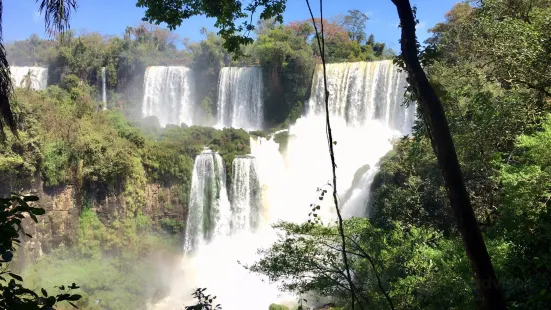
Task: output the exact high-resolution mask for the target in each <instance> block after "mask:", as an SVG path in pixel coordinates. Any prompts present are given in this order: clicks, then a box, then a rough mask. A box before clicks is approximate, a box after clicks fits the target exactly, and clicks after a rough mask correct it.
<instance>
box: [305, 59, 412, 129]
mask: <svg viewBox="0 0 551 310" xmlns="http://www.w3.org/2000/svg"><path fill="white" fill-rule="evenodd" d="M406 86H407V82H406V74H405V73H402V72H399V71H398V70H397V68H396V67H395V66H394V64H393V63H392V61H390V60H384V61H374V62H351V63H337V64H329V65H327V87H328V89H329V93H330V96H329V106H330V113H331V116H333V117H336V118H342V119H344V120H345V121H346V124H347V125H348V126H354V127H358V126H363V125H365V124H367V123H368V122H371V121H373V120H378V121H380V122H382V123H383V124H384V125H385V126H386V127H388V128H390V129H393V130H397V131H400V132H401V133H404V134H406V133H409V132H410V131H411V127H412V126H413V119H414V117H413V115H414V109H413V107H409V108H406V107H403V106H401V105H402V102H403V100H404V91H405V87H406ZM323 96H324V93H323V71H322V69H321V67H320V66H318V67H317V68H316V72H315V74H314V79H313V83H312V95H311V97H310V101H309V102H308V113H309V114H311V115H312V114H313V115H319V114H322V113H323V111H325V101H324V100H323V98H324V97H323Z"/></svg>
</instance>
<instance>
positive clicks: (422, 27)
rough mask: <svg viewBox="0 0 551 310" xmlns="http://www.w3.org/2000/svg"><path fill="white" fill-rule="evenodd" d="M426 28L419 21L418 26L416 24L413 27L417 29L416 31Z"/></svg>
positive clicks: (424, 24)
mask: <svg viewBox="0 0 551 310" xmlns="http://www.w3.org/2000/svg"><path fill="white" fill-rule="evenodd" d="M426 27H427V23H425V22H421V21H420V22H419V24H417V25H416V26H415V29H417V30H422V29H425V28H426Z"/></svg>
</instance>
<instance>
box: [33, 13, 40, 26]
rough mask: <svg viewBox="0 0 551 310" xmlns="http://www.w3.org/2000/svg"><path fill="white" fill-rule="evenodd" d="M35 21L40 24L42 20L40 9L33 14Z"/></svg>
mask: <svg viewBox="0 0 551 310" xmlns="http://www.w3.org/2000/svg"><path fill="white" fill-rule="evenodd" d="M33 22H34V23H35V24H38V23H39V22H40V12H39V11H35V12H34V14H33Z"/></svg>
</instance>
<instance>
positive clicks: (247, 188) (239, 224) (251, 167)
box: [231, 156, 262, 233]
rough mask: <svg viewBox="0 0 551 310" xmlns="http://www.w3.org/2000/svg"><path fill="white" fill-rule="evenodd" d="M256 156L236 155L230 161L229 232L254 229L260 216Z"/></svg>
mask: <svg viewBox="0 0 551 310" xmlns="http://www.w3.org/2000/svg"><path fill="white" fill-rule="evenodd" d="M257 169H258V168H257V166H256V158H254V157H253V156H240V157H236V158H235V159H234V160H233V163H232V187H231V189H232V190H231V213H232V214H231V232H232V233H238V232H241V231H248V230H254V229H256V228H257V227H258V225H259V221H260V218H261V209H262V208H261V205H260V203H261V198H260V194H261V193H260V191H261V189H260V183H259V180H258V173H257Z"/></svg>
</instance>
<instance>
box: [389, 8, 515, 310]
mask: <svg viewBox="0 0 551 310" xmlns="http://www.w3.org/2000/svg"><path fill="white" fill-rule="evenodd" d="M392 2H393V3H394V4H395V5H396V8H397V10H398V15H399V17H400V26H401V28H402V37H401V40H400V43H401V48H402V57H403V61H404V63H405V67H406V70H407V72H408V82H409V84H410V85H411V88H412V91H413V94H414V95H415V99H416V100H417V102H418V103H419V105H420V107H421V111H422V116H423V118H424V121H425V126H426V127H427V129H428V131H429V135H430V137H431V142H432V147H433V150H434V153H435V155H436V157H437V159H438V164H439V165H440V169H441V170H442V175H443V177H444V182H445V186H446V190H447V193H448V199H449V200H450V205H451V207H452V211H453V214H454V217H455V219H456V221H457V226H458V229H459V232H460V233H461V237H462V239H463V243H464V246H465V249H466V252H467V256H468V258H469V261H470V263H471V266H472V269H473V273H474V277H475V280H476V282H477V285H478V289H479V290H480V292H481V295H482V298H483V299H484V303H485V305H486V307H487V308H488V309H505V308H506V307H505V301H504V298H503V295H502V293H501V289H500V286H499V283H498V280H497V277H496V275H495V272H494V268H493V266H492V261H491V259H490V255H489V254H488V250H487V249H486V244H485V243H484V238H483V237H482V233H481V232H480V229H479V227H478V223H477V221H476V217H475V214H474V212H473V208H472V206H471V202H470V199H469V195H468V193H467V190H466V188H465V183H464V180H463V174H462V172H461V168H460V166H459V161H458V160H457V153H456V152H455V146H454V143H453V140H452V137H451V134H450V129H449V126H448V121H447V119H446V115H445V113H444V109H443V107H442V103H441V102H440V99H439V98H438V96H437V95H436V93H435V91H434V89H433V88H432V86H431V84H430V83H429V80H428V78H427V76H426V74H425V72H424V71H423V68H422V67H421V63H420V62H419V57H418V54H419V50H418V43H417V37H416V33H415V26H416V25H417V19H416V17H415V10H413V9H412V7H411V4H410V2H409V0H392Z"/></svg>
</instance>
